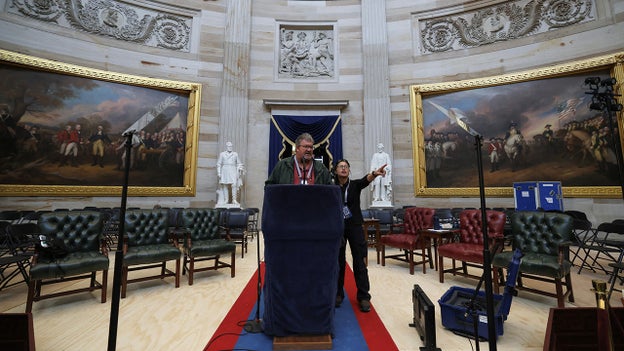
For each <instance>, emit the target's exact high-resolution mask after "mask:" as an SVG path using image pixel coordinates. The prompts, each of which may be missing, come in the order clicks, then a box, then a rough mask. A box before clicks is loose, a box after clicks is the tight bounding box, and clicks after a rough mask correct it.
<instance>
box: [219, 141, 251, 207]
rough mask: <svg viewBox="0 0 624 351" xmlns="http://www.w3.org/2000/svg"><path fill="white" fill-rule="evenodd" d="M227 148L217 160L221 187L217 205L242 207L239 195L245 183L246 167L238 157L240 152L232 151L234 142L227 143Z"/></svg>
mask: <svg viewBox="0 0 624 351" xmlns="http://www.w3.org/2000/svg"><path fill="white" fill-rule="evenodd" d="M225 146H226V150H225V151H223V152H222V153H221V154H219V160H218V161H217V176H218V178H219V187H218V188H217V207H240V204H239V202H238V195H239V191H240V188H241V186H242V185H243V174H244V173H245V167H244V166H243V163H242V162H241V160H240V158H239V157H238V153H236V152H234V151H232V143H231V142H229V141H228V142H227V143H225Z"/></svg>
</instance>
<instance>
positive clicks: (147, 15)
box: [9, 0, 192, 52]
mask: <svg viewBox="0 0 624 351" xmlns="http://www.w3.org/2000/svg"><path fill="white" fill-rule="evenodd" d="M9 12H10V13H13V14H18V15H21V16H26V17H30V18H34V19H37V20H40V21H44V22H49V23H53V24H56V25H59V26H62V27H67V28H73V29H78V30H81V31H85V32H88V33H92V34H98V35H103V36H108V37H112V38H115V39H118V40H123V41H127V42H134V43H140V44H143V45H146V46H152V47H161V48H164V49H169V50H176V51H184V52H189V51H190V41H191V40H190V38H191V27H192V18H190V17H184V16H180V15H176V14H171V13H164V12H160V11H156V10H152V9H147V8H143V7H138V6H134V5H130V4H125V3H123V2H120V1H111V0H82V1H80V0H11V5H10V6H9Z"/></svg>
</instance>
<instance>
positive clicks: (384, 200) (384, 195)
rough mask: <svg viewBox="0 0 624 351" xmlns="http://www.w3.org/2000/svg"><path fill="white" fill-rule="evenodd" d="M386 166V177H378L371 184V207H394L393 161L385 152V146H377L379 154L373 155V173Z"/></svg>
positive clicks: (371, 166)
mask: <svg viewBox="0 0 624 351" xmlns="http://www.w3.org/2000/svg"><path fill="white" fill-rule="evenodd" d="M383 165H386V168H385V170H386V175H385V176H382V177H377V178H375V180H373V181H372V183H371V192H372V194H373V202H372V205H371V207H392V160H391V159H390V155H388V154H387V153H386V152H384V145H383V144H382V143H379V144H377V152H376V153H374V154H373V158H372V159H371V165H370V170H371V172H373V171H375V170H377V169H379V168H380V167H381V166H383Z"/></svg>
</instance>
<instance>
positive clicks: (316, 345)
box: [273, 334, 333, 350]
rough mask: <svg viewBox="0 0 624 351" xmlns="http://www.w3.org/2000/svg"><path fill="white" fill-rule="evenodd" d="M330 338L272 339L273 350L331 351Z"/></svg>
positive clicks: (307, 336)
mask: <svg viewBox="0 0 624 351" xmlns="http://www.w3.org/2000/svg"><path fill="white" fill-rule="evenodd" d="M332 347H333V346H332V338H331V335H329V334H324V335H289V336H276V337H274V338H273V350H331V349H332Z"/></svg>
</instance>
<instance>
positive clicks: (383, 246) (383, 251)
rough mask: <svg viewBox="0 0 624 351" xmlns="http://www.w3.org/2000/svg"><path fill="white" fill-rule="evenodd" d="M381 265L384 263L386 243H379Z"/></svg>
mask: <svg viewBox="0 0 624 351" xmlns="http://www.w3.org/2000/svg"><path fill="white" fill-rule="evenodd" d="M381 265H382V266H385V265H386V245H383V244H382V245H381Z"/></svg>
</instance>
